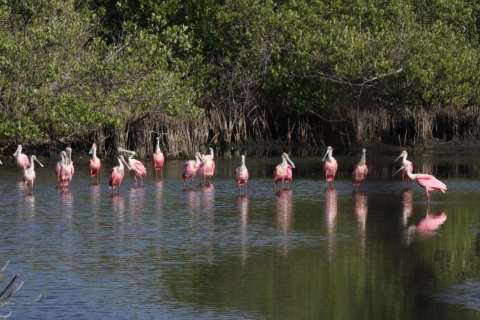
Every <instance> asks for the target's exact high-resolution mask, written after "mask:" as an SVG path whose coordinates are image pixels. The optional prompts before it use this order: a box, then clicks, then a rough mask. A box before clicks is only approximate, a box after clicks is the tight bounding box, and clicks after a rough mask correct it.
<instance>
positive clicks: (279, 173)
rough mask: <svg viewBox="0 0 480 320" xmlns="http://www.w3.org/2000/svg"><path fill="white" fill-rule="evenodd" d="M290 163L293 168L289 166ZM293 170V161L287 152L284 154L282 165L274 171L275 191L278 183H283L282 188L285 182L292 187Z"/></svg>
mask: <svg viewBox="0 0 480 320" xmlns="http://www.w3.org/2000/svg"><path fill="white" fill-rule="evenodd" d="M287 161H288V162H290V164H291V166H290V165H288V163H287ZM292 168H295V165H294V164H293V162H292V160H290V158H289V157H288V154H286V153H285V152H284V153H282V163H280V164H279V165H278V166H276V167H275V169H274V170H273V181H274V183H275V186H274V189H275V190H277V182H281V183H282V187H281V188H283V185H284V181H287V183H288V185H289V186H290V182H291V181H292Z"/></svg>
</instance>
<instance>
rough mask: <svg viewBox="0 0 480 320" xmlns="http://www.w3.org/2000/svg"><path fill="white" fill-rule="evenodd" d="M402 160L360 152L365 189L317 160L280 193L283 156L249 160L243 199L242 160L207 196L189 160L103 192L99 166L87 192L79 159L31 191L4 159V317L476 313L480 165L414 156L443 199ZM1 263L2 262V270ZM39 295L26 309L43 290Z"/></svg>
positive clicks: (222, 164)
mask: <svg viewBox="0 0 480 320" xmlns="http://www.w3.org/2000/svg"><path fill="white" fill-rule="evenodd" d="M397 155H398V154H397V153H396V152H395V153H394V154H378V155H369V154H368V153H367V164H368V165H369V168H370V172H369V176H368V177H367V181H366V182H365V184H364V186H363V187H361V188H359V189H358V190H354V189H353V188H352V187H351V184H350V181H349V175H350V172H351V169H352V168H353V165H354V164H356V163H357V162H358V160H359V154H358V155H353V156H336V155H335V151H334V157H336V158H337V160H338V161H339V163H340V166H339V171H338V173H337V179H336V183H335V187H330V186H329V187H328V188H325V181H324V177H323V169H322V167H323V166H322V164H321V162H320V159H321V157H320V156H313V157H304V158H299V157H295V155H292V157H291V158H292V160H293V161H294V162H295V165H296V169H294V180H293V182H292V188H291V190H284V191H281V192H274V190H273V179H272V172H273V168H274V167H275V165H277V164H278V163H280V157H257V158H255V157H247V159H246V165H247V167H248V168H249V171H250V180H249V188H248V195H247V196H244V195H239V194H238V192H237V189H236V184H235V181H234V178H233V177H234V170H235V168H236V167H238V166H239V165H240V158H239V157H232V158H225V157H217V158H216V171H215V176H214V182H213V186H211V187H202V186H200V185H199V183H200V180H199V179H196V180H195V183H194V186H193V188H186V189H184V188H183V187H182V180H181V179H180V175H181V167H182V164H183V161H175V160H168V161H166V164H165V167H164V172H163V177H164V179H163V181H155V179H154V176H155V175H154V173H153V168H152V165H151V163H150V162H146V164H147V169H148V175H147V178H146V180H145V187H144V188H134V187H133V186H134V185H133V177H132V176H131V175H128V174H127V175H126V176H125V178H124V181H123V184H122V189H121V191H120V196H115V197H111V195H110V194H111V190H110V189H109V188H108V186H107V180H108V172H109V170H110V168H112V167H113V166H114V165H116V164H115V163H106V164H105V163H104V164H103V166H102V171H101V173H100V184H99V185H92V186H91V185H90V178H89V176H88V168H87V161H88V160H87V159H86V158H83V159H82V158H75V159H74V162H75V175H74V178H73V180H72V184H71V187H70V190H69V191H61V190H58V189H57V188H56V187H55V186H56V179H55V173H54V172H55V170H54V162H55V161H56V160H50V161H49V160H48V159H40V160H41V161H43V162H45V167H44V168H40V167H38V166H37V167H36V172H37V180H36V182H35V185H34V190H33V193H32V194H31V195H25V193H24V189H23V185H22V183H20V182H19V181H20V178H21V173H20V171H19V170H18V169H16V168H15V166H14V164H13V162H11V163H5V164H4V165H3V166H1V167H0V177H1V179H0V188H1V190H2V193H1V194H0V201H1V202H0V203H1V204H2V206H1V208H0V234H1V235H2V236H1V239H2V243H3V245H2V246H1V247H0V257H1V258H2V259H1V260H2V262H1V263H6V262H7V261H10V264H9V265H8V267H7V269H6V270H5V273H4V275H3V277H2V279H1V282H0V283H1V284H2V287H4V286H5V285H6V284H7V283H8V282H9V281H10V279H11V278H12V277H13V276H14V275H15V273H16V272H21V277H20V280H23V281H24V285H23V287H22V288H21V290H20V291H19V292H18V293H16V295H15V296H14V299H13V300H12V302H11V304H10V305H7V306H4V307H3V308H1V309H0V314H7V313H9V312H12V315H11V318H12V319H71V318H76V319H98V318H112V319H113V318H114V319H132V318H146V319H385V318H388V319H431V318H433V317H437V318H440V319H442V318H444V319H447V318H449V319H452V318H456V319H460V318H461V319H473V318H475V319H476V318H478V317H479V315H480V313H479V310H480V307H479V306H480V295H479V291H478V288H479V287H480V275H479V273H478V271H479V270H480V263H479V262H480V260H479V259H480V212H479V210H478V207H479V203H480V197H478V191H477V190H478V189H479V187H480V183H479V182H478V181H479V178H480V177H479V175H480V170H479V168H480V167H478V166H477V165H476V164H477V163H479V160H480V159H479V157H478V156H475V155H462V156H456V155H442V156H435V155H432V154H418V155H416V156H413V157H409V159H410V160H411V161H413V162H414V164H415V172H418V171H422V172H426V173H433V174H435V175H436V176H437V178H439V179H440V180H442V181H443V182H445V183H446V185H447V187H448V191H447V193H446V194H442V193H440V192H432V194H431V203H430V206H427V201H426V200H427V198H426V194H425V191H424V190H423V189H422V188H420V187H419V186H418V185H417V184H416V183H414V184H410V185H409V186H407V185H406V184H402V182H401V178H400V176H396V177H394V178H392V177H391V174H392V173H393V172H394V171H395V170H396V169H397V168H398V164H395V163H392V161H393V160H394V159H395V158H396V156H397ZM1 263H0V264H1ZM41 294H42V295H46V297H45V298H43V299H42V300H41V301H39V302H36V303H33V304H28V305H26V304H25V303H27V302H29V301H31V300H33V299H35V298H36V297H37V296H39V295H41Z"/></svg>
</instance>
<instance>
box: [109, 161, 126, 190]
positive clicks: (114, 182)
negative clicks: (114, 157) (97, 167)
mask: <svg viewBox="0 0 480 320" xmlns="http://www.w3.org/2000/svg"><path fill="white" fill-rule="evenodd" d="M124 163H125V165H126V166H127V168H128V170H130V167H129V166H128V164H127V163H126V162H125V159H124V158H123V156H122V155H120V156H118V166H116V167H113V168H112V170H110V179H109V181H108V187H109V188H111V189H112V195H113V192H114V191H115V187H116V186H118V194H120V185H121V184H122V180H123V176H124V175H125V169H124V167H123V164H124Z"/></svg>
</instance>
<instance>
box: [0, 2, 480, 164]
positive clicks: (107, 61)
mask: <svg viewBox="0 0 480 320" xmlns="http://www.w3.org/2000/svg"><path fill="white" fill-rule="evenodd" d="M0 3H1V5H0V19H1V20H2V23H1V24H0V108H1V113H0V117H1V119H0V139H1V140H3V141H6V142H7V144H8V143H10V142H11V144H12V146H13V145H15V144H17V143H24V144H32V145H42V146H47V147H48V148H50V149H52V150H56V148H58V147H63V146H65V145H71V146H73V147H76V148H78V149H83V150H86V149H87V148H88V146H90V145H91V143H92V142H97V144H98V145H99V152H100V153H103V154H109V153H111V152H112V151H113V150H114V149H115V148H116V147H117V146H119V145H121V146H124V147H127V148H133V149H135V150H137V151H138V154H139V156H140V157H142V156H145V155H146V154H149V153H151V152H152V151H153V149H154V142H155V137H156V136H157V135H159V134H160V135H161V137H162V140H161V144H162V149H163V150H164V152H166V153H173V154H175V155H188V154H193V152H194V151H196V150H197V149H198V148H199V146H202V145H205V144H216V145H229V144H232V143H236V144H269V143H281V144H284V143H297V144H315V145H319V146H320V145H323V144H337V145H342V144H343V145H345V146H360V145H368V144H372V143H378V141H379V140H380V139H384V141H388V142H390V143H394V144H397V145H414V144H415V145H421V144H422V143H425V142H426V141H427V140H428V139H431V138H433V137H436V138H440V139H444V140H452V139H453V140H466V139H473V140H476V139H478V138H479V137H480V129H479V128H480V126H479V125H478V124H479V121H480V113H479V111H478V110H479V109H478V95H479V90H478V88H479V85H478V82H479V79H480V77H479V75H478V70H477V67H478V65H479V62H480V56H479V51H478V47H479V32H478V31H479V27H480V20H479V19H480V18H479V17H480V14H479V13H480V5H479V4H478V3H477V2H476V1H458V0H447V1H436V0H432V1H404V2H397V1H376V0H374V1H366V0H358V1H353V2H352V1H342V0H340V1H315V0H314V1H306V0H300V1H253V0H247V1H243V0H242V1H239V0H231V1H229V0H224V1H217V0H190V1H188V0H184V1H180V0H166V1H163V2H161V1H155V0H120V1H102V0H79V1H72V0H67V1H64V0H41V1H33V0H15V1H12V0H4V1H0ZM382 137H383V138H382Z"/></svg>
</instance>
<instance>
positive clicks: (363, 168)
mask: <svg viewBox="0 0 480 320" xmlns="http://www.w3.org/2000/svg"><path fill="white" fill-rule="evenodd" d="M366 152H367V150H365V149H362V157H361V158H360V162H359V163H358V164H357V165H356V166H355V167H354V168H353V172H352V185H353V186H354V187H355V188H356V187H358V186H359V185H361V184H362V183H363V181H364V180H365V178H366V177H367V173H368V167H367V164H366V162H365V153H366Z"/></svg>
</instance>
